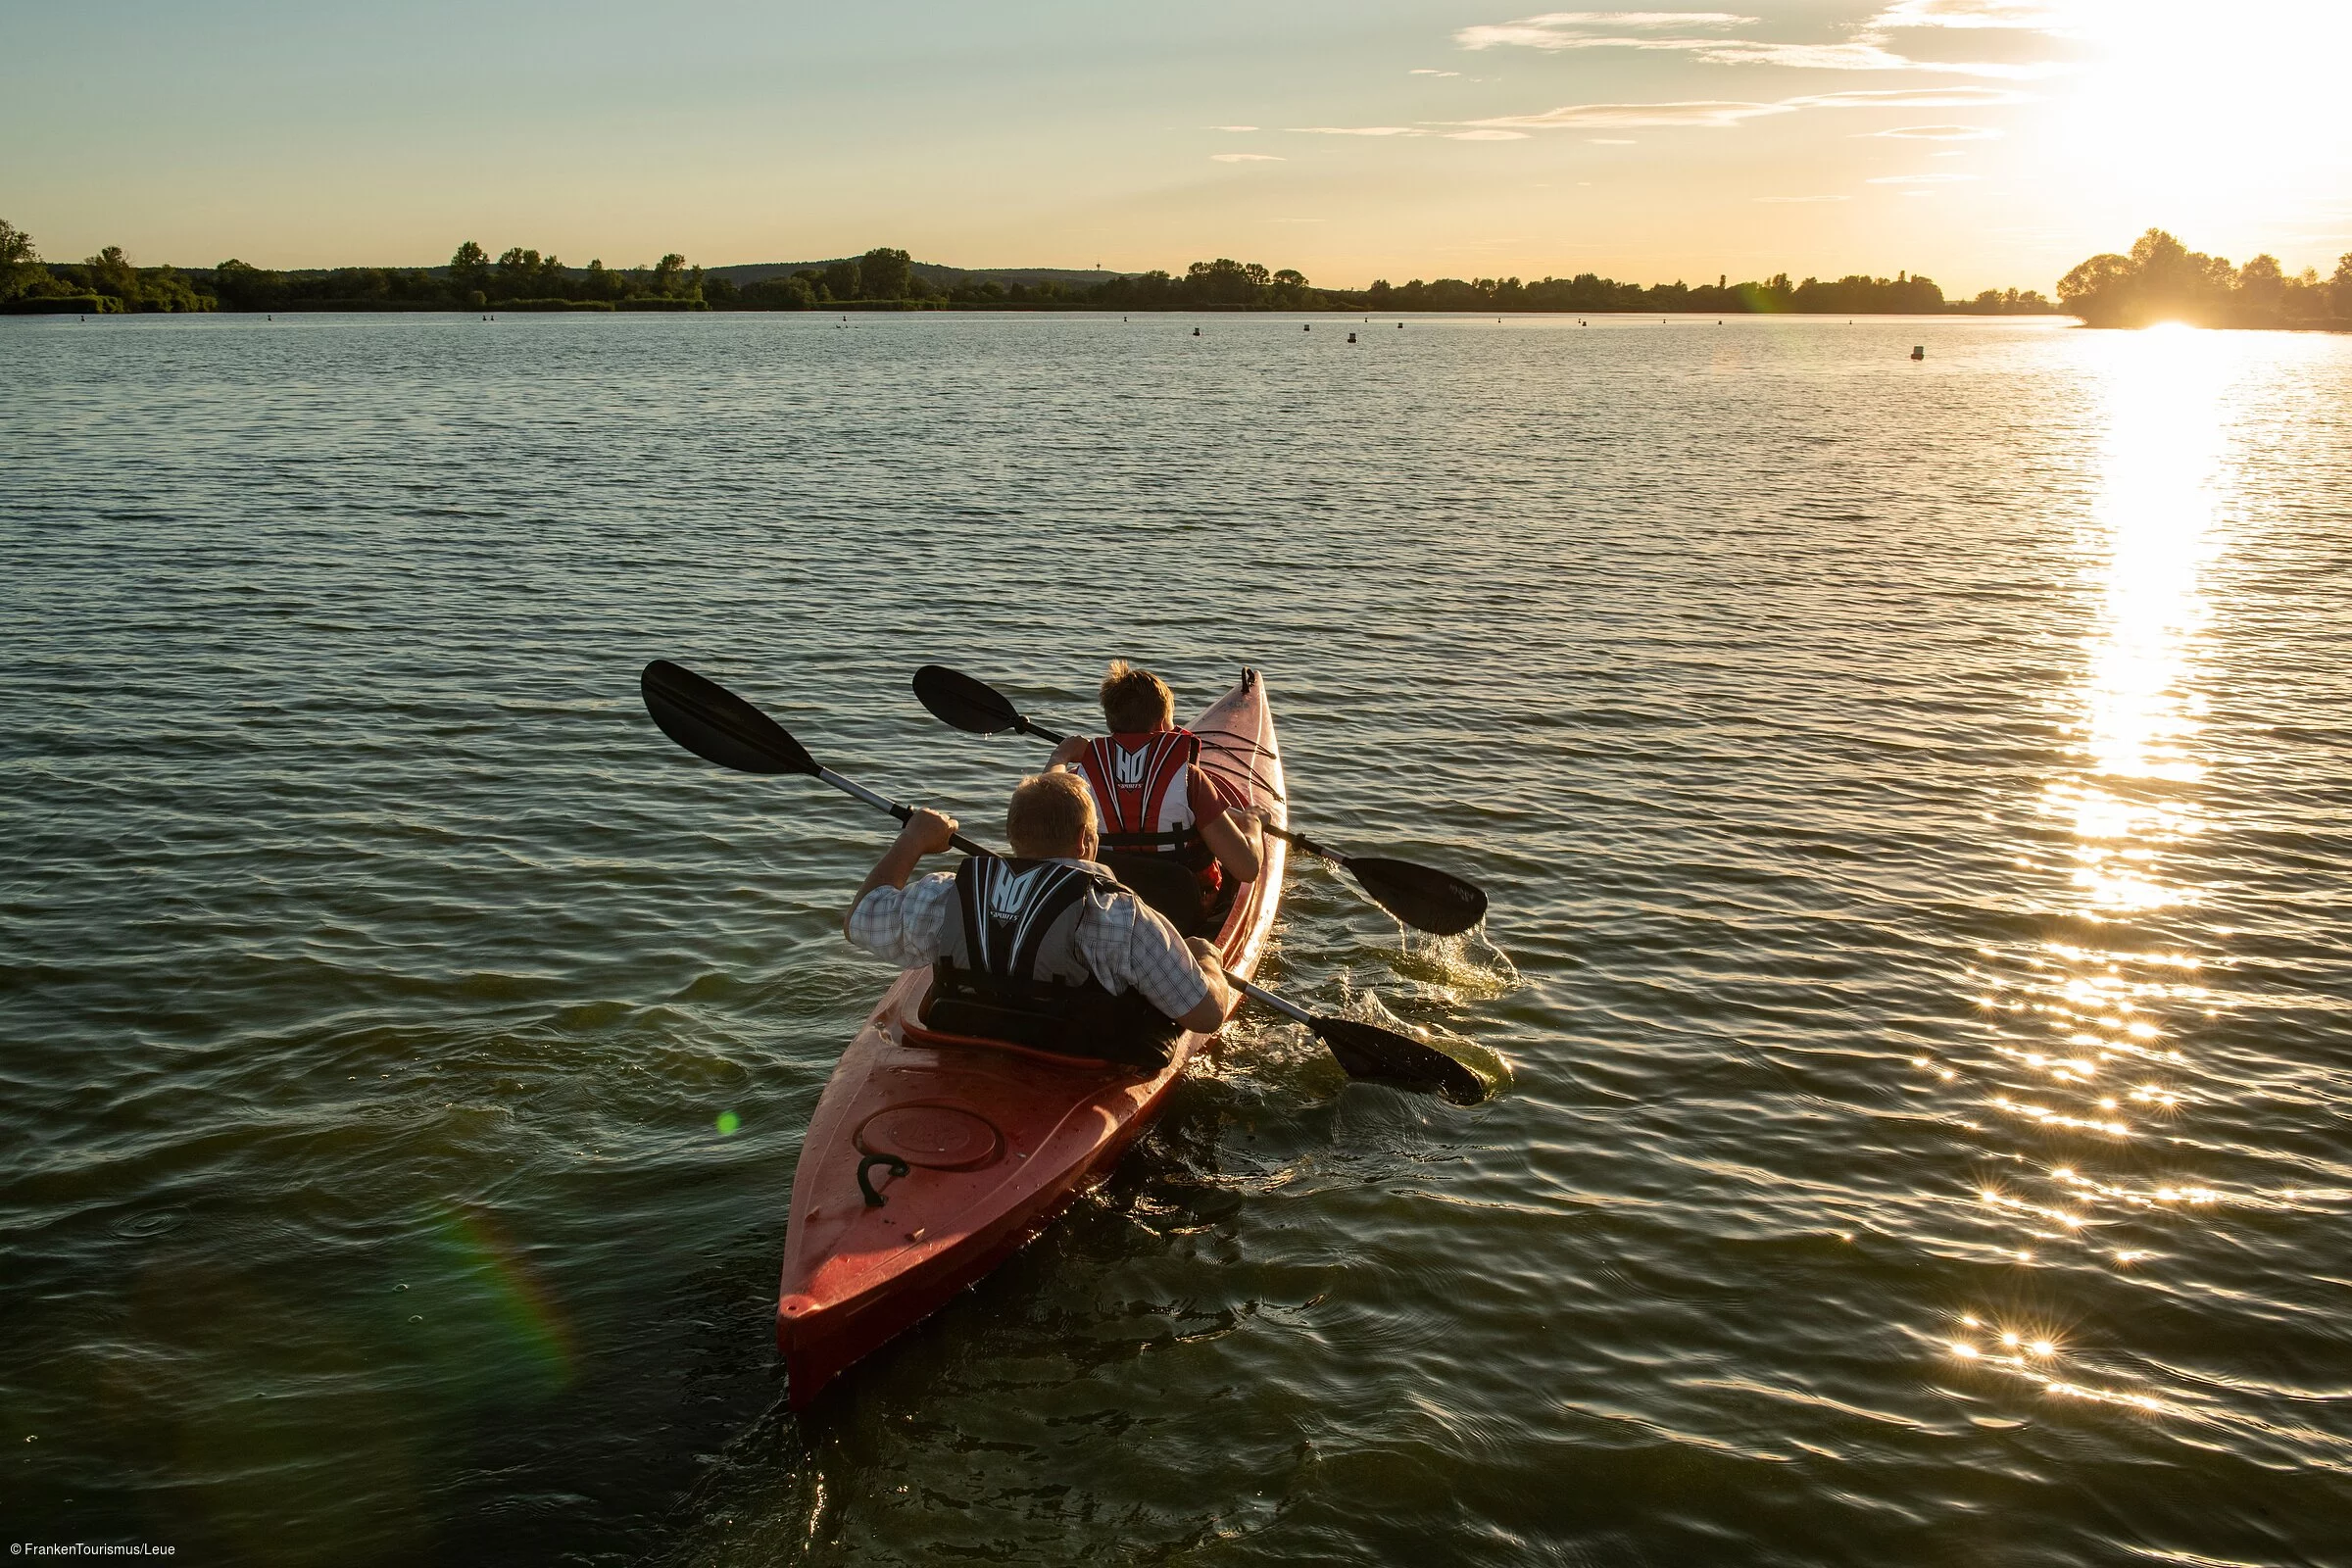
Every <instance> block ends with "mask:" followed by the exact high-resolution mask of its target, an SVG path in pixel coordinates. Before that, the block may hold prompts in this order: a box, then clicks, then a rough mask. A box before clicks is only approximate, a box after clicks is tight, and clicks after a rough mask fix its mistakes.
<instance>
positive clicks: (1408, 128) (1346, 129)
mask: <svg viewBox="0 0 2352 1568" xmlns="http://www.w3.org/2000/svg"><path fill="white" fill-rule="evenodd" d="M1291 129H1292V131H1293V132H1294V133H1296V134H1298V135H1300V136H1426V135H1428V134H1429V132H1428V131H1426V130H1422V129H1420V128H1419V127H1417V126H1413V125H1293V126H1292V127H1291Z"/></svg>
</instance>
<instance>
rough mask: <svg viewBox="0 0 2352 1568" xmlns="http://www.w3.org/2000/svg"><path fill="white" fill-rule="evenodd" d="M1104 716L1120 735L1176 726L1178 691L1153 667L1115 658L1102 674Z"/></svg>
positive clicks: (1114, 732)
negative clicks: (1169, 685) (1162, 678)
mask: <svg viewBox="0 0 2352 1568" xmlns="http://www.w3.org/2000/svg"><path fill="white" fill-rule="evenodd" d="M1103 722H1105V723H1107V724H1108V725H1109V726H1110V728H1111V732H1112V733H1113V734H1118V735H1134V734H1138V733H1141V732H1143V731H1146V730H1154V729H1160V728H1163V727H1169V726H1173V725H1174V724H1175V722H1176V694H1175V693H1174V692H1172V691H1170V690H1168V683H1167V682H1166V681H1164V680H1161V679H1160V678H1159V677H1158V676H1157V675H1154V674H1152V672H1151V671H1150V670H1148V669H1138V668H1136V667H1135V666H1134V665H1133V664H1130V663H1129V662H1127V661H1125V660H1124V659H1114V660H1112V661H1111V662H1110V669H1109V671H1108V672H1107V673H1106V674H1104V675H1103Z"/></svg>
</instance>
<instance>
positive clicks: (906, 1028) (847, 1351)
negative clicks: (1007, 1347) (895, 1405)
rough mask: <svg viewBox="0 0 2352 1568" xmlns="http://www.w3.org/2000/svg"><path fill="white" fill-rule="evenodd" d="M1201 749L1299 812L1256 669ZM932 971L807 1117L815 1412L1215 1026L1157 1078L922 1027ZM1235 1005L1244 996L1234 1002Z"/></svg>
mask: <svg viewBox="0 0 2352 1568" xmlns="http://www.w3.org/2000/svg"><path fill="white" fill-rule="evenodd" d="M1195 728H1196V733H1201V734H1202V735H1203V737H1204V738H1203V740H1202V742H1201V754H1202V757H1201V760H1202V763H1203V765H1204V766H1209V767H1212V768H1214V769H1215V770H1216V771H1218V772H1219V773H1220V774H1223V775H1224V776H1226V777H1228V778H1230V779H1231V780H1232V782H1233V783H1234V784H1235V785H1236V786H1237V787H1238V788H1240V789H1242V790H1243V791H1244V793H1245V794H1246V796H1247V798H1248V801H1249V804H1250V805H1253V806H1258V807H1262V808H1263V809H1265V810H1266V812H1267V814H1268V816H1269V817H1270V818H1271V819H1272V820H1273V821H1274V823H1275V824H1276V825H1277V826H1281V825H1285V824H1286V822H1287V811H1286V809H1285V806H1284V801H1283V789H1284V779H1283V772H1282V757H1281V751H1280V748H1279V745H1278V743H1277V741H1276V738H1275V732H1274V720H1273V714H1272V711H1271V709H1270V708H1269V707H1268V704H1267V701H1266V693H1265V685H1264V682H1263V681H1262V680H1261V679H1260V678H1259V677H1258V676H1257V673H1256V672H1255V671H1254V670H1250V671H1246V672H1245V673H1244V675H1243V678H1242V680H1241V681H1240V682H1239V683H1238V684H1236V685H1235V686H1234V687H1233V688H1232V689H1231V690H1229V691H1228V692H1226V693H1225V695H1224V696H1222V697H1220V698H1219V699H1218V700H1217V701H1216V702H1214V703H1212V704H1210V705H1209V707H1208V709H1207V710H1206V711H1204V712H1203V713H1202V714H1201V718H1200V720H1199V721H1198V723H1197V725H1196V726H1195ZM1286 861H1287V850H1286V847H1285V846H1284V845H1283V844H1282V843H1281V842H1279V841H1278V840H1274V839H1268V840H1267V841H1266V845H1265V858H1264V863H1263V866H1262V869H1261V873H1260V875H1259V877H1258V879H1257V880H1256V881H1255V882H1252V883H1248V884H1245V885H1244V886H1243V888H1242V890H1241V892H1240V894H1239V896H1237V897H1236V898H1235V899H1234V901H1233V906H1232V907H1231V908H1230V909H1229V910H1228V911H1227V913H1226V916H1225V921H1224V924H1223V925H1222V926H1221V927H1220V929H1219V932H1218V935H1217V939H1216V940H1217V949H1218V953H1219V956H1220V958H1221V959H1222V961H1223V962H1224V964H1225V966H1226V968H1227V969H1229V970H1230V971H1232V972H1233V973H1235V974H1239V975H1242V976H1244V977H1247V976H1250V975H1252V974H1254V973H1255V972H1256V970H1257V965H1258V961H1259V959H1260V958H1261V957H1262V956H1263V955H1264V952H1265V948H1266V944H1267V941H1268V938H1269V936H1270V934H1271V932H1272V929H1273V925H1274V920H1275V916H1276V915H1277V914H1278V913H1279V911H1280V907H1281V903H1282V879H1283V871H1284V867H1285V864H1286ZM930 983H931V976H930V971H929V970H927V969H910V970H907V971H906V972H905V973H903V974H901V975H900V976H899V977H898V978H897V979H896V980H895V981H893V982H892V984H891V986H890V988H889V990H887V991H886V992H885V993H884V994H883V996H882V999H881V1001H880V1002H879V1003H877V1004H876V1005H875V1006H874V1009H873V1010H872V1012H871V1013H869V1014H868V1015H867V1017H866V1020H865V1023H864V1025H863V1026H862V1027H861V1028H860V1029H859V1031H858V1036H857V1038H856V1039H854V1040H853V1041H852V1042H851V1043H850V1046H849V1049H848V1050H846V1051H844V1052H843V1053H842V1056H841V1060H840V1062H839V1064H838V1065H836V1066H835V1068H834V1070H833V1075H832V1077H831V1079H830V1080H829V1081H828V1082H827V1083H826V1085H825V1089H824V1093H823V1094H822V1095H821V1096H820V1097H819V1099H818V1101H817V1104H816V1109H815V1111H814V1112H813V1113H812V1114H811V1116H810V1117H809V1132H808V1135H807V1137H806V1138H805V1139H804V1141H803V1143H802V1146H801V1155H800V1163H799V1165H798V1166H797V1167H796V1168H795V1170H794V1173H793V1188H792V1200H791V1212H790V1219H789V1221H788V1224H787V1228H786V1233H785V1242H784V1267H783V1276H782V1279H781V1281H780V1282H779V1289H778V1293H777V1302H776V1343H777V1348H779V1350H781V1351H782V1353H783V1355H784V1360H785V1370H786V1379H787V1385H788V1396H787V1397H788V1399H789V1402H790V1404H791V1406H792V1408H794V1409H796V1410H797V1409H801V1408H804V1407H805V1406H806V1405H808V1404H809V1401H810V1400H812V1399H813V1398H815V1397H816V1396H817V1394H818V1393H819V1392H820V1391H822V1390H823V1389H824V1388H825V1387H826V1386H827V1385H828V1384H829V1383H831V1382H832V1381H833V1380H834V1379H835V1378H836V1377H838V1376H840V1374H841V1373H842V1372H844V1371H845V1370H847V1369H848V1368H849V1367H850V1366H852V1365H853V1364H855V1363H856V1362H857V1361H858V1359H859V1358H861V1357H863V1356H865V1355H867V1354H869V1353H871V1352H872V1351H873V1350H875V1349H877V1348H880V1347H881V1346H883V1345H885V1344H887V1343H889V1342H890V1341H891V1340H892V1339H894V1338H896V1337H897V1336H898V1335H899V1334H901V1333H903V1332H905V1331H906V1330H907V1329H908V1328H910V1327H912V1326H913V1325H914V1324H915V1323H917V1322H919V1321H921V1320H922V1319H923V1318H924V1317H927V1316H929V1315H930V1314H931V1313H932V1312H933V1311H936V1310H937V1309H938V1308H939V1307H940V1306H942V1305H944V1304H945V1303H946V1302H947V1301H948V1300H949V1299H952V1298H953V1297H955V1296H956V1294H957V1293H958V1292H960V1291H962V1290H964V1289H965V1288H966V1287H968V1286H970V1285H971V1284H973V1283H974V1282H975V1281H977V1280H979V1279H980V1278H981V1277H983V1276H984V1275H986V1274H987V1273H988V1272H989V1271H990V1270H992V1269H993V1268H995V1267H996V1266H997V1264H999V1263H1000V1262H1002V1261H1003V1260H1004V1259H1005V1257H1007V1256H1009V1255H1010V1254H1011V1253H1012V1252H1014V1251H1016V1250H1019V1249H1020V1248H1021V1247H1022V1246H1023V1245H1024V1244H1025V1243H1027V1242H1028V1241H1029V1240H1030V1239H1031V1238H1033V1237H1035V1236H1036V1235H1037V1234H1038V1233H1039V1232H1040V1231H1042V1230H1044V1229H1045V1228H1046V1227H1047V1226H1048V1225H1050V1224H1052V1223H1053V1221H1054V1219H1055V1218H1056V1217H1057V1216H1058V1215H1059V1214H1060V1213H1061V1212H1062V1211H1063V1210H1064V1209H1066V1208H1067V1207H1068V1206H1069V1205H1070V1203H1071V1202H1073V1201H1076V1200H1077V1198H1078V1197H1079V1196H1080V1195H1081V1194H1082V1193H1084V1192H1085V1191H1087V1190H1088V1189H1089V1188H1091V1187H1093V1186H1094V1185H1095V1184H1097V1183H1099V1182H1101V1181H1102V1180H1103V1178H1104V1177H1106V1176H1107V1175H1108V1174H1109V1172H1110V1169H1111V1167H1112V1166H1113V1165H1114V1164H1116V1163H1117V1161H1118V1158H1119V1156H1120V1155H1121V1154H1122V1153H1123V1152H1125V1151H1126V1150H1127V1149H1128V1147H1129V1146H1131V1145H1132V1144H1133V1143H1134V1142H1135V1140H1136V1139H1137V1138H1139V1137H1141V1136H1142V1135H1143V1133H1144V1132H1145V1131H1146V1130H1147V1129H1148V1128H1149V1127H1150V1126H1151V1125H1152V1121H1153V1120H1155V1119H1156V1118H1157V1116H1158V1114H1159V1111H1160V1110H1161V1108H1162V1107H1163V1105H1164V1103H1165V1102H1166V1099H1167V1096H1168V1094H1169V1092H1170V1091H1171V1090H1172V1089H1173V1088H1174V1086H1175V1083H1176V1081H1177V1080H1178V1079H1179V1078H1181V1077H1182V1076H1183V1075H1184V1069H1185V1065H1186V1064H1187V1063H1188V1062H1189V1061H1191V1059H1192V1057H1193V1055H1194V1054H1195V1053H1197V1052H1198V1051H1199V1050H1201V1047H1202V1046H1204V1045H1205V1044H1206V1043H1207V1041H1208V1040H1209V1038H1210V1037H1209V1036H1207V1035H1202V1034H1199V1033H1187V1034H1185V1035H1183V1036H1181V1037H1179V1039H1178V1040H1177V1042H1176V1044H1175V1045H1174V1047H1173V1048H1172V1049H1171V1050H1170V1052H1169V1057H1168V1062H1167V1065H1166V1066H1164V1067H1162V1068H1160V1069H1158V1070H1157V1071H1153V1072H1143V1071H1139V1070H1138V1069H1136V1068H1134V1067H1131V1066H1121V1065H1117V1064H1113V1063H1107V1062H1092V1061H1083V1060H1078V1059H1074V1058H1069V1057H1062V1056H1055V1055H1052V1054H1048V1053H1045V1052H1039V1051H1033V1050H1029V1049H1026V1048H1023V1047H1019V1046H1014V1045H1009V1044H1006V1043H1005V1042H1000V1041H984V1040H972V1039H963V1038H960V1037H956V1036H952V1035H941V1034H937V1033H934V1032H932V1031H930V1030H926V1029H924V1028H923V1027H922V1026H921V1024H920V1023H919V1022H917V1021H916V1017H917V1010H918V1009H919V1007H920V1006H921V1004H922V1000H923V997H924V995H925V993H926V992H927V991H928V990H929V987H930ZM1239 1000H1240V999H1239V998H1238V997H1237V998H1236V1002H1237V1004H1238V1002H1239Z"/></svg>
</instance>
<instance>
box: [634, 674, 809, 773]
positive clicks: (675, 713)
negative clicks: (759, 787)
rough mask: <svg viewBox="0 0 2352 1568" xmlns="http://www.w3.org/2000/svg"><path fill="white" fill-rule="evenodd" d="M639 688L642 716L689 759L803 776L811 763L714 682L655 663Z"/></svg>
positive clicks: (780, 731) (779, 729)
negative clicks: (649, 717) (691, 756)
mask: <svg viewBox="0 0 2352 1568" xmlns="http://www.w3.org/2000/svg"><path fill="white" fill-rule="evenodd" d="M641 684H642V685H643V687H644V689H645V708H646V711H647V712H649V713H651V714H653V715H654V722H655V723H657V724H659V725H661V726H662V734H664V735H666V736H668V737H669V738H670V739H671V740H673V741H676V742H677V743H678V744H679V745H680V746H683V747H685V748H686V749H687V750H688V751H690V752H692V753H693V754H694V755H695V756H697V757H700V758H702V759H704V760H707V761H712V762H716V763H717V764H718V765H719V766H721V767H731V768H734V769H735V770H736V771H737V772H739V773H807V774H809V775H811V776H814V774H815V772H816V759H815V758H813V757H810V756H809V754H808V752H807V751H805V750H804V749H803V748H802V746H801V743H800V742H799V741H796V740H794V739H793V738H792V737H791V736H790V735H788V734H786V733H785V730H784V726H783V725H781V724H779V723H777V722H776V721H775V720H774V719H772V718H770V717H768V716H767V715H766V714H765V713H762V712H761V711H760V710H758V709H757V708H754V707H753V706H752V705H751V704H749V703H747V702H745V701H744V700H743V699H742V698H740V697H738V696H736V695H735V694H734V693H733V692H731V691H729V690H727V689H726V688H725V687H724V686H721V685H720V684H719V683H718V682H716V681H714V680H705V679H704V678H703V677H702V676H700V675H697V674H696V673H695V672H694V671H693V670H691V669H688V668H686V667H685V666H684V665H682V664H673V663H671V662H669V661H668V660H666V659H657V660H655V661H654V662H652V663H650V664H648V665H646V666H645V674H644V676H643V677H642V681H641Z"/></svg>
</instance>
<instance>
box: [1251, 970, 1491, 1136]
mask: <svg viewBox="0 0 2352 1568" xmlns="http://www.w3.org/2000/svg"><path fill="white" fill-rule="evenodd" d="M1226 978H1227V979H1228V980H1230V981H1232V982H1233V984H1234V985H1235V986H1236V987H1237V988H1239V989H1240V990H1241V992H1242V994H1243V995H1245V996H1248V997H1250V998H1253V999H1254V1000H1256V1001H1258V1002H1262V1003H1264V1004H1265V1005H1267V1006H1269V1007H1272V1008H1273V1009H1274V1010H1275V1011H1276V1012H1281V1013H1287V1014H1289V1015H1290V1016H1291V1017H1292V1018H1294V1019H1296V1020H1298V1021H1299V1023H1302V1024H1304V1025H1306V1026H1307V1028H1309V1029H1312V1030H1313V1031H1314V1032H1315V1034H1316V1035H1317V1037H1319V1038H1320V1039H1321V1040H1322V1042H1323V1044H1324V1045H1326V1046H1328V1047H1330V1048H1331V1054H1332V1057H1333V1059H1334V1060H1336V1061H1338V1062H1339V1064H1340V1065H1341V1066H1342V1067H1343V1068H1345V1069H1347V1073H1348V1077H1350V1078H1360V1079H1363V1080H1365V1081H1366V1082H1369V1083H1384V1084H1395V1085H1397V1087H1398V1088H1400V1089H1420V1090H1426V1091H1428V1092H1430V1093H1432V1094H1439V1095H1444V1096H1445V1097H1446V1099H1447V1100H1450V1101H1452V1102H1453V1103H1455V1104H1457V1105H1475V1104H1477V1103H1479V1102H1480V1101H1482V1100H1484V1099H1486V1098H1487V1084H1486V1080H1485V1079H1483V1078H1481V1077H1479V1075H1478V1074H1476V1073H1474V1072H1472V1071H1471V1070H1470V1069H1469V1068H1467V1067H1465V1066H1463V1065H1462V1064H1461V1063H1460V1062H1458V1061H1456V1060H1454V1059H1453V1058H1452V1057H1451V1056H1448V1055H1447V1054H1446V1053H1444V1052H1443V1051H1440V1050H1438V1049H1437V1048H1436V1047H1435V1046H1425V1045H1423V1044H1422V1043H1421V1042H1420V1041H1418V1040H1414V1039H1412V1038H1410V1037H1409V1036H1406V1035H1400V1034H1397V1033H1396V1032H1395V1031H1394V1030H1389V1029H1382V1028H1378V1027H1376V1026H1374V1025H1372V1024H1368V1023H1363V1022H1359V1021H1358V1020H1356V1019H1354V1018H1332V1017H1326V1016H1324V1015H1322V1014H1320V1013H1312V1012H1309V1011H1307V1010H1306V1009H1305V1008H1304V1007H1301V1006H1299V1005H1298V1004H1297V1003H1295V1002H1292V1001H1289V1000H1287V999H1285V998H1282V997H1278V996H1276V995H1275V994H1274V993H1273V992H1271V991H1268V990H1267V989H1266V988H1265V987H1263V986H1259V985H1253V984H1251V983H1250V981H1247V980H1244V979H1243V978H1242V977H1241V976H1239V975H1228V976H1226Z"/></svg>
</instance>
